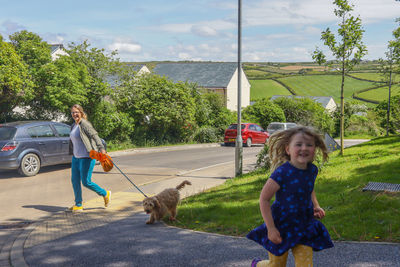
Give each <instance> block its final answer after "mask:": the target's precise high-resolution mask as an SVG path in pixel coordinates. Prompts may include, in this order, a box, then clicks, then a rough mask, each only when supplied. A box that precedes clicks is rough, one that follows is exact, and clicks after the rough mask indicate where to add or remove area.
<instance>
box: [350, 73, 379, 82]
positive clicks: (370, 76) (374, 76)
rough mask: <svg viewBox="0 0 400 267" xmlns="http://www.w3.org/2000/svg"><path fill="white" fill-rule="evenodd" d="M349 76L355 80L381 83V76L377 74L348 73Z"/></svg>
mask: <svg viewBox="0 0 400 267" xmlns="http://www.w3.org/2000/svg"><path fill="white" fill-rule="evenodd" d="M349 75H350V76H353V77H356V78H360V79H365V80H370V81H377V82H381V81H382V79H383V76H382V74H381V73H377V72H357V73H349Z"/></svg>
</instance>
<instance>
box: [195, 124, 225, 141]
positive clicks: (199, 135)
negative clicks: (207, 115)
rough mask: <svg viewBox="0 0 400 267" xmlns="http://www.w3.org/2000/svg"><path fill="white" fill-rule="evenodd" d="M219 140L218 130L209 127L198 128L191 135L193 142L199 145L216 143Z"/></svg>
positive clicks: (220, 137)
mask: <svg viewBox="0 0 400 267" xmlns="http://www.w3.org/2000/svg"><path fill="white" fill-rule="evenodd" d="M221 139H222V136H221V135H219V134H218V130H217V129H216V128H214V127H210V126H204V127H201V128H198V129H197V130H196V131H195V132H194V135H193V140H194V141H196V142H199V143H216V142H218V141H221Z"/></svg>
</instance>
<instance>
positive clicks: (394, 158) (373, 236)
mask: <svg viewBox="0 0 400 267" xmlns="http://www.w3.org/2000/svg"><path fill="white" fill-rule="evenodd" d="M268 176H269V173H261V172H260V171H255V172H253V173H250V174H246V175H243V176H241V177H237V178H233V179H230V180H227V181H226V182H225V183H224V184H223V185H221V186H218V187H215V188H212V189H209V190H207V191H205V192H204V193H201V194H198V195H194V196H192V197H189V198H186V199H183V200H182V202H181V205H180V206H179V210H178V217H177V219H178V221H176V222H169V221H167V220H166V221H165V222H166V223H168V224H170V225H173V226H176V227H181V228H187V229H193V230H197V231H204V232H212V233H219V234H224V235H233V236H245V235H246V234H247V233H248V232H249V231H250V230H251V229H253V228H254V227H256V226H258V225H260V224H262V223H263V220H262V217H261V214H260V211H259V203H258V202H259V201H258V199H259V194H260V191H261V189H262V187H263V185H264V183H265V182H266V179H267V177H268ZM370 181H373V182H384V183H400V137H399V136H390V137H380V138H376V139H374V140H371V141H369V142H367V143H363V144H360V145H357V146H354V147H350V148H346V149H345V153H344V156H343V157H341V156H340V155H339V154H338V152H333V153H331V154H330V160H329V162H328V163H326V164H325V165H324V166H322V167H321V170H320V173H319V175H318V177H317V181H316V184H315V191H316V193H317V197H318V201H319V203H320V205H321V206H322V207H323V208H324V209H325V211H326V217H325V218H324V219H323V220H322V222H323V223H324V225H325V226H326V227H327V229H328V230H329V233H330V235H331V237H332V239H334V240H353V241H385V242H400V193H388V192H371V191H367V192H363V191H362V189H363V188H364V187H365V185H366V184H367V183H368V182H370Z"/></svg>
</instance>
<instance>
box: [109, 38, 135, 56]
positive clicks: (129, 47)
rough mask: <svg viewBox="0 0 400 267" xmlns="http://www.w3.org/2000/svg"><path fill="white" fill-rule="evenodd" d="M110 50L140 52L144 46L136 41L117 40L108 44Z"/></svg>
mask: <svg viewBox="0 0 400 267" xmlns="http://www.w3.org/2000/svg"><path fill="white" fill-rule="evenodd" d="M108 49H109V50H118V52H119V53H133V54H136V53H139V52H140V51H141V50H142V46H141V45H139V44H136V43H130V42H121V41H115V42H114V43H112V44H110V45H109V46H108Z"/></svg>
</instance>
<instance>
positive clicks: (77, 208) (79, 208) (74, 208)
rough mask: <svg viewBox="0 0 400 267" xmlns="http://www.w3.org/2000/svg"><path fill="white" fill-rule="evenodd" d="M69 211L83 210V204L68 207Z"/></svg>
mask: <svg viewBox="0 0 400 267" xmlns="http://www.w3.org/2000/svg"><path fill="white" fill-rule="evenodd" d="M68 211H71V212H79V211H83V206H76V205H73V206H72V207H71V208H69V209H68Z"/></svg>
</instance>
